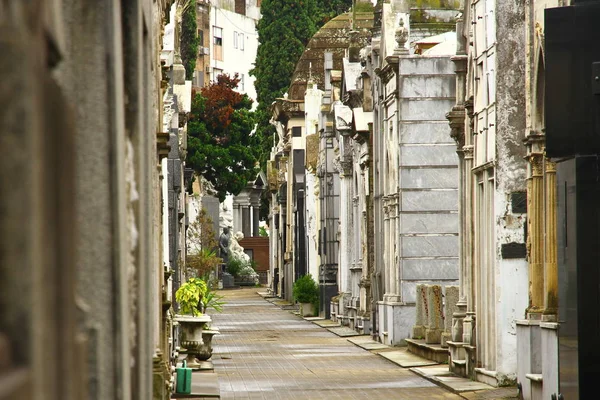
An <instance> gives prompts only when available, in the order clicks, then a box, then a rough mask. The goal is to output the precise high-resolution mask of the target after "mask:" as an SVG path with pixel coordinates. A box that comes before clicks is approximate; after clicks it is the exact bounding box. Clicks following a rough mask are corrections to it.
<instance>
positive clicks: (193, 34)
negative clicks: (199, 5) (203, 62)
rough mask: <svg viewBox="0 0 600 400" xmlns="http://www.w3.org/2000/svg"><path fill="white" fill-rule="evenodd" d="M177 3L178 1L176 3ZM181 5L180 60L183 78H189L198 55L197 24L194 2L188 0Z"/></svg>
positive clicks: (191, 76) (192, 75) (192, 73)
mask: <svg viewBox="0 0 600 400" xmlns="http://www.w3.org/2000/svg"><path fill="white" fill-rule="evenodd" d="M178 5H179V3H178ZM180 7H183V10H184V11H183V17H182V21H181V44H180V51H181V61H182V63H183V66H184V67H185V79H187V80H191V79H192V78H193V77H194V69H196V58H197V57H198V43H199V42H200V40H199V39H198V33H197V31H198V25H197V24H196V2H195V1H188V2H187V3H185V4H184V5H181V6H180Z"/></svg>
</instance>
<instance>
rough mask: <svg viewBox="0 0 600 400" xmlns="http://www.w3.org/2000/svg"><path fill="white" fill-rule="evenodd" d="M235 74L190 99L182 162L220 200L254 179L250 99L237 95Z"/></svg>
mask: <svg viewBox="0 0 600 400" xmlns="http://www.w3.org/2000/svg"><path fill="white" fill-rule="evenodd" d="M239 82H240V79H239V77H238V75H237V74H236V75H235V76H234V77H230V76H229V75H227V74H224V75H219V76H218V77H217V81H216V82H213V83H211V84H210V85H209V86H207V87H204V88H202V89H200V92H199V93H195V94H194V96H193V99H192V110H191V113H190V117H189V122H188V155H187V158H186V163H187V165H188V166H190V167H191V168H193V169H194V170H195V171H196V173H197V174H198V175H202V176H203V177H204V178H205V179H206V180H207V181H209V182H210V183H211V184H212V185H213V187H214V188H215V190H216V191H217V195H218V197H219V200H220V201H223V200H225V196H226V195H227V194H228V193H231V194H234V195H237V194H238V193H240V191H241V190H242V189H243V188H244V187H246V185H247V184H248V182H249V181H250V180H252V179H254V178H255V177H256V174H257V172H258V171H257V168H256V162H257V156H256V155H257V144H258V139H257V137H256V135H255V134H252V130H253V128H254V125H255V121H254V114H253V113H252V112H251V111H250V109H251V107H252V100H251V99H250V98H249V97H248V96H247V95H245V94H240V93H238V92H236V91H235V90H234V89H235V88H237V85H238V83H239Z"/></svg>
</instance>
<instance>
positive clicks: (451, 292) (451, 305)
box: [442, 286, 459, 347]
mask: <svg viewBox="0 0 600 400" xmlns="http://www.w3.org/2000/svg"><path fill="white" fill-rule="evenodd" d="M458 297H459V288H458V286H446V294H445V296H444V298H445V300H444V332H443V333H442V347H448V345H447V344H446V342H447V341H449V340H452V329H453V321H452V316H453V315H454V313H455V312H456V311H457V310H458V307H457V303H458Z"/></svg>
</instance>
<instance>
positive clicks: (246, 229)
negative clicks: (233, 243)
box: [242, 204, 252, 237]
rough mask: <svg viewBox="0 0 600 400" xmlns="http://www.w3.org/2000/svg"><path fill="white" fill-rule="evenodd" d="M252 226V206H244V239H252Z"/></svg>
mask: <svg viewBox="0 0 600 400" xmlns="http://www.w3.org/2000/svg"><path fill="white" fill-rule="evenodd" d="M251 228H252V227H251V224H250V205H249V204H244V205H243V206H242V233H243V234H244V237H250V236H251V234H250V231H251Z"/></svg>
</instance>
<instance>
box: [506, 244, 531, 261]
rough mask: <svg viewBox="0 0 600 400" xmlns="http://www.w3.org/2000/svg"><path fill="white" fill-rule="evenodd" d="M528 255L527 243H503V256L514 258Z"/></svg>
mask: <svg viewBox="0 0 600 400" xmlns="http://www.w3.org/2000/svg"><path fill="white" fill-rule="evenodd" d="M526 256H527V246H525V243H514V242H513V243H506V244H503V245H502V258H504V259H511V258H512V259H514V258H525V257H526Z"/></svg>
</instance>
